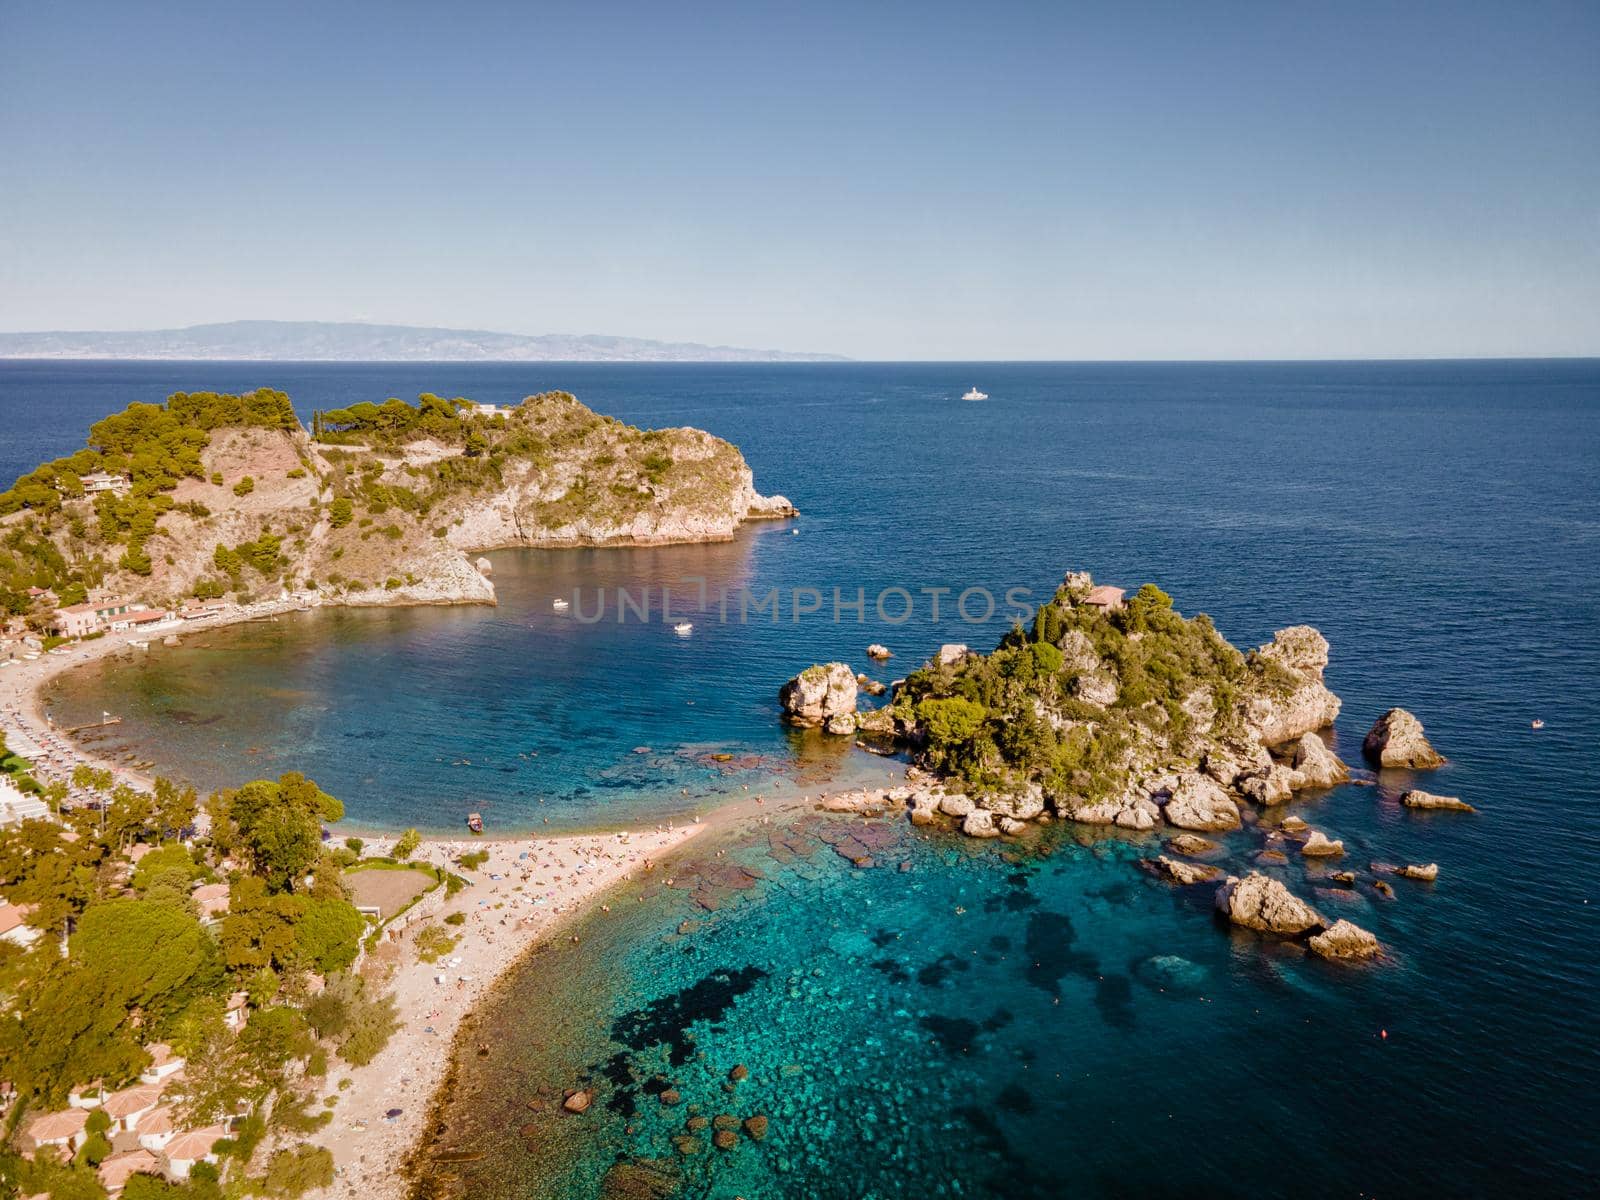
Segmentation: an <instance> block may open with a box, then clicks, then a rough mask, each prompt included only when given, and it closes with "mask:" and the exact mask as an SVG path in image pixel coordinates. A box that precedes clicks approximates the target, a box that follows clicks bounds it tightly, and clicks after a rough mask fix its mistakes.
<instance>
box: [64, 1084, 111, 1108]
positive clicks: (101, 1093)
mask: <svg viewBox="0 0 1600 1200" xmlns="http://www.w3.org/2000/svg"><path fill="white" fill-rule="evenodd" d="M105 1099H106V1085H105V1081H104V1080H100V1079H96V1080H95V1081H94V1082H93V1083H85V1084H80V1085H79V1086H78V1087H75V1088H73V1089H72V1090H71V1091H70V1092H68V1093H67V1103H68V1104H70V1105H71V1106H72V1107H73V1108H99V1107H100V1106H101V1105H102V1104H104V1103H105Z"/></svg>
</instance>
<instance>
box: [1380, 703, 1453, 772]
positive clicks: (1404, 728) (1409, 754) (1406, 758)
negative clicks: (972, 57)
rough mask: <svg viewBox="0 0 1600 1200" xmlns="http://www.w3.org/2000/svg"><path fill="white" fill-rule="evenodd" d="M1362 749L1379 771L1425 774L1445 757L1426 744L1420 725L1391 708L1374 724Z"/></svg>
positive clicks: (1409, 715) (1403, 712)
mask: <svg viewBox="0 0 1600 1200" xmlns="http://www.w3.org/2000/svg"><path fill="white" fill-rule="evenodd" d="M1361 749H1362V751H1363V752H1364V753H1365V754H1366V756H1367V757H1368V758H1369V759H1371V760H1372V761H1373V762H1375V763H1377V764H1378V765H1379V766H1380V767H1411V768H1413V769H1415V770H1427V769H1429V768H1432V767H1437V766H1441V765H1443V763H1444V756H1443V755H1442V754H1440V753H1439V752H1438V751H1437V750H1435V749H1434V748H1433V746H1432V745H1431V744H1429V742H1428V738H1427V735H1426V734H1425V733H1424V732H1423V729H1422V722H1421V721H1419V720H1417V718H1416V717H1414V716H1413V715H1412V714H1411V713H1409V712H1407V711H1406V710H1405V709H1403V708H1391V709H1390V710H1389V711H1388V712H1386V713H1384V714H1383V716H1381V717H1379V718H1378V719H1377V720H1376V721H1375V722H1373V725H1372V728H1371V729H1370V730H1369V731H1368V732H1367V737H1366V740H1365V741H1364V742H1362V744H1361Z"/></svg>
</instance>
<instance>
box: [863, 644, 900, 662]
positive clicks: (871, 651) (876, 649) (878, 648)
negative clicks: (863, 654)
mask: <svg viewBox="0 0 1600 1200" xmlns="http://www.w3.org/2000/svg"><path fill="white" fill-rule="evenodd" d="M867 657H868V658H876V659H879V660H882V659H885V658H893V657H894V655H893V654H892V653H891V652H890V650H889V647H887V646H885V645H883V644H882V643H881V642H873V643H872V645H870V646H868V647H867Z"/></svg>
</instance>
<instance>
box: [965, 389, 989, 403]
mask: <svg viewBox="0 0 1600 1200" xmlns="http://www.w3.org/2000/svg"><path fill="white" fill-rule="evenodd" d="M961 398H962V399H963V400H987V399H988V398H989V393H988V392H980V391H979V390H978V389H977V388H973V389H972V390H971V391H970V392H968V393H967V394H966V395H965V396H963V397H961Z"/></svg>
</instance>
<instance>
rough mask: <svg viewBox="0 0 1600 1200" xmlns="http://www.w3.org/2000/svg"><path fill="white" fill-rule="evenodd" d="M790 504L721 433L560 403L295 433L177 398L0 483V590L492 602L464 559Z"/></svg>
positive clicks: (275, 419) (321, 423) (37, 609)
mask: <svg viewBox="0 0 1600 1200" xmlns="http://www.w3.org/2000/svg"><path fill="white" fill-rule="evenodd" d="M793 513H794V509H793V507H792V506H790V504H789V503H788V501H787V500H785V499H783V498H782V497H766V496H762V495H760V494H759V493H758V492H757V491H756V490H755V487H754V483H753V479H752V476H751V472H750V468H749V467H748V466H747V465H746V464H745V461H744V459H743V457H742V456H741V455H740V453H739V451H738V450H737V449H736V448H735V447H734V446H732V445H730V444H729V443H727V442H725V441H723V440H722V439H720V438H717V437H713V436H712V435H711V434H708V433H705V432H702V431H701V430H698V429H687V428H683V429H659V430H643V429H638V428H635V427H633V426H631V425H627V424H624V423H623V422H621V421H618V420H616V419H614V418H611V417H606V416H602V415H600V414H598V413H595V412H593V411H591V410H590V409H588V408H586V407H585V406H584V405H582V404H581V403H579V402H578V400H577V399H576V398H574V397H573V396H571V395H570V394H568V393H565V392H549V393H545V394H542V395H538V396H530V397H528V398H527V399H525V400H524V401H522V402H521V403H520V404H517V405H513V406H496V405H483V404H474V403H472V402H471V401H468V400H463V399H444V398H441V397H439V396H434V395H431V394H424V395H423V396H421V397H420V398H419V400H418V402H417V403H416V404H408V403H405V402H404V401H401V400H395V399H391V400H387V401H385V402H384V403H382V404H371V403H362V404H356V405H353V406H351V407H350V408H347V409H335V410H329V411H325V412H319V413H317V414H316V415H315V417H314V419H313V422H312V428H311V429H309V430H308V429H306V428H305V427H304V426H303V425H302V424H301V422H300V421H299V419H298V418H297V417H296V415H295V412H294V409H293V406H292V405H291V403H290V400H289V397H288V396H286V395H285V394H284V393H282V392H278V391H272V390H265V389H264V390H259V391H255V392H251V393H248V394H245V395H238V396H234V395H219V394H216V393H178V394H176V395H174V396H172V397H171V398H170V399H168V400H167V402H166V403H165V404H131V405H129V406H128V407H127V409H125V410H124V411H123V412H120V413H117V414H114V415H112V416H109V417H107V418H105V419H104V420H102V421H99V422H97V423H96V424H95V425H94V426H93V427H92V428H91V429H90V431H89V435H88V439H87V445H86V447H85V448H84V449H83V450H80V451H78V452H77V453H75V454H72V455H69V456H67V457H66V458H62V459H57V460H56V461H54V462H50V463H46V464H44V465H42V466H40V467H38V468H37V469H35V470H34V471H32V472H30V473H29V474H27V475H24V476H23V477H21V478H20V479H18V480H17V481H16V483H15V484H13V485H12V487H11V488H10V489H9V490H8V491H6V492H3V493H0V546H3V549H0V600H3V601H4V602H5V604H6V605H7V607H8V609H9V611H10V612H11V613H13V614H15V615H23V614H31V616H32V618H33V619H34V620H35V621H36V622H38V623H39V624H42V625H46V626H48V625H49V624H51V623H53V622H54V621H55V620H56V618H55V616H54V613H55V612H56V610H57V609H71V608H73V607H74V606H82V605H85V604H87V603H88V602H90V601H97V600H105V599H106V598H108V597H121V596H126V595H131V596H137V597H139V598H140V601H141V602H142V604H143V605H144V606H145V608H146V609H155V610H157V611H159V610H162V609H166V610H170V609H172V608H174V607H176V606H177V605H179V604H180V603H182V602H184V601H185V600H186V599H187V600H190V601H194V602H204V601H208V600H216V599H219V598H221V597H223V596H228V595H231V596H233V597H234V598H235V599H236V600H239V601H240V602H248V601H250V600H254V599H269V598H270V599H276V598H278V597H279V596H281V595H284V594H286V593H295V594H298V595H303V596H305V597H307V598H309V599H312V600H314V601H315V602H320V603H335V604H360V605H372V604H455V603H490V604H492V603H494V598H495V597H494V585H493V584H492V583H491V582H490V580H489V578H488V577H487V573H486V572H485V571H484V570H481V569H480V568H479V567H478V566H476V565H474V562H473V560H472V558H471V557H470V555H472V554H475V553H476V552H478V551H482V550H490V549H498V548H502V547H511V546H599V545H653V544H664V543H671V542H705V541H719V540H727V539H730V538H731V537H732V536H733V534H734V531H735V530H736V529H737V528H738V527H739V526H740V525H741V524H742V523H743V522H745V521H748V520H753V519H760V518H766V517H783V516H790V515H793ZM90 607H92V605H90ZM85 631H87V630H85ZM62 632H72V631H71V630H62Z"/></svg>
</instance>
